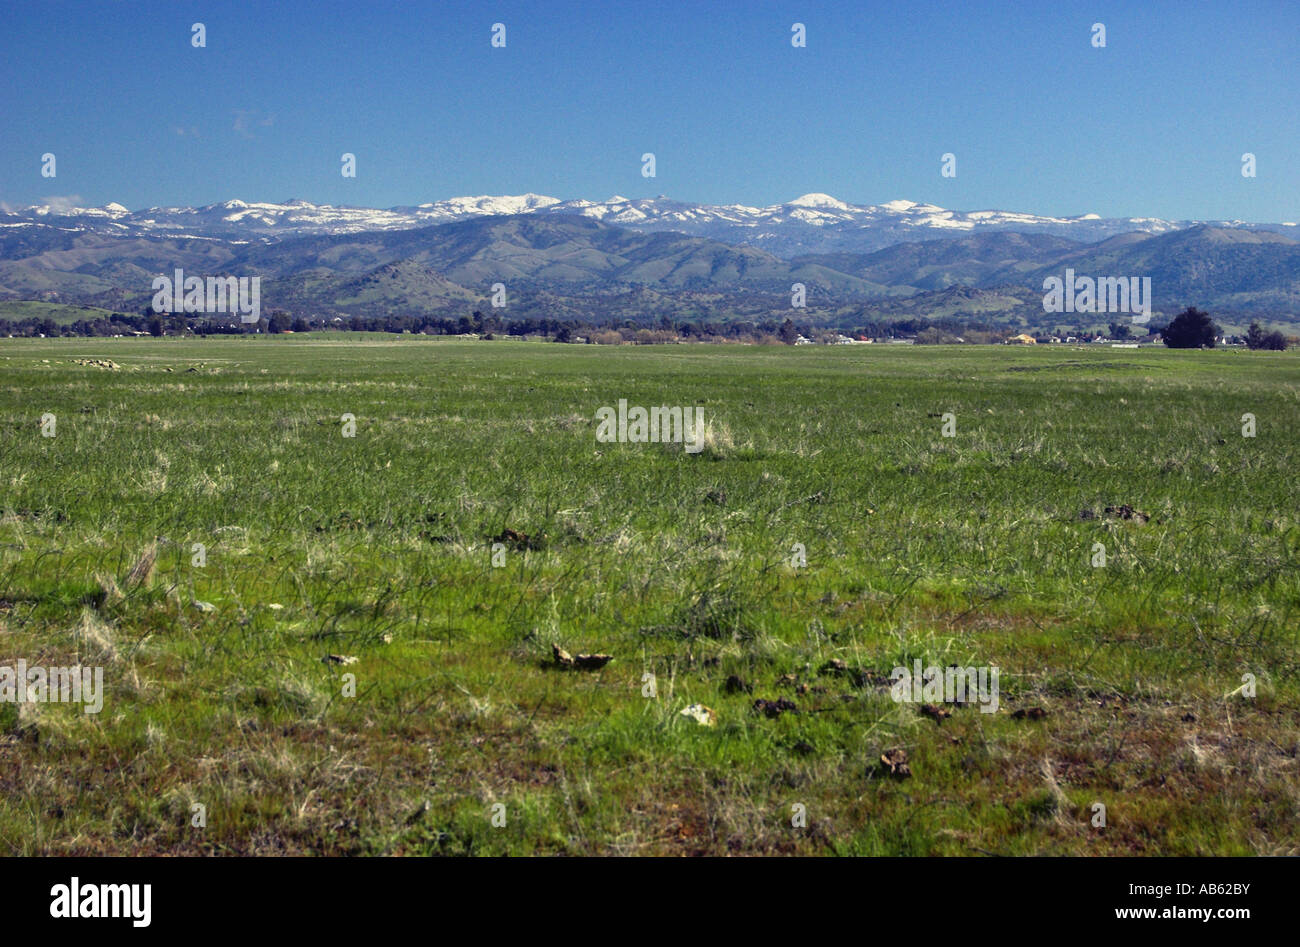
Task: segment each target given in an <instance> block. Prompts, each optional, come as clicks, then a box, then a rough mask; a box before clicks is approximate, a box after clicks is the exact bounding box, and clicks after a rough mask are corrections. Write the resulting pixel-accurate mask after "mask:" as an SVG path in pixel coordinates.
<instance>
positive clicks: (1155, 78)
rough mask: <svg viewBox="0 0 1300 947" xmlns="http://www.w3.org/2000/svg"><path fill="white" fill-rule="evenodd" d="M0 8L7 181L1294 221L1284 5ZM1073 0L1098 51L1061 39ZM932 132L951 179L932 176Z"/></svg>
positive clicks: (384, 200) (39, 191)
mask: <svg viewBox="0 0 1300 947" xmlns="http://www.w3.org/2000/svg"><path fill="white" fill-rule="evenodd" d="M0 6H2V7H3V9H2V10H0V23H3V28H0V201H2V202H5V203H8V204H10V205H25V204H30V203H34V202H38V201H43V200H45V199H47V198H49V197H51V196H59V197H67V196H75V197H76V199H77V200H79V201H80V202H81V203H84V204H97V205H98V204H104V203H107V202H108V201H117V202H119V203H122V204H125V205H126V206H128V207H130V208H132V209H137V208H141V207H147V206H154V205H167V204H205V203H211V202H214V201H218V200H225V199H227V198H233V197H238V198H242V199H244V200H275V201H278V200H285V199H288V198H293V197H299V198H303V199H306V200H310V201H314V202H318V203H325V202H328V203H336V204H339V203H343V204H357V205H365V206H378V207H387V206H393V205H398V204H416V203H423V202H426V201H433V200H438V199H441V198H445V197H452V196H458V195H466V194H517V193H523V192H526V191H533V192H536V193H541V194H549V195H552V196H555V197H559V198H573V197H588V198H593V199H600V198H606V197H609V196H611V195H613V194H622V195H624V196H628V197H649V196H654V195H658V194H665V195H668V196H670V197H675V198H679V199H682V200H691V201H702V202H707V203H732V202H735V203H745V204H758V205H762V204H770V203H776V202H779V201H782V200H789V199H791V198H793V197H796V196H798V195H800V194H803V193H806V192H810V191H823V192H826V193H829V194H832V195H834V196H836V197H839V198H841V199H843V200H847V201H851V202H854V203H878V202H882V201H887V200H893V199H897V198H904V199H908V200H915V201H929V202H933V203H936V204H940V205H943V206H945V207H951V208H955V209H961V210H975V209H983V208H999V209H1007V210H1023V211H1029V212H1033V213H1040V214H1060V215H1066V214H1082V213H1089V212H1094V213H1099V214H1101V215H1103V216H1158V217H1168V218H1213V219H1218V218H1227V219H1233V218H1236V219H1243V220H1256V221H1279V220H1297V219H1300V2H1297V0H1256V2H1202V0H1178V2H1142V3H1134V2H1131V0H1125V2H1108V0H1098V2H1091V3H1078V2H1072V0H1045V2H1033V3H1031V2H1023V3H1016V2H988V3H980V2H974V0H970V2H960V0H946V2H936V3H905V2H897V3H873V2H866V0H857V2H844V3H816V2H811V0H799V2H786V3H771V2H769V3H751V2H745V3H742V2H739V0H709V2H690V3H676V2H671V0H666V2H650V0H643V2H635V3H630V2H623V0H601V2H593V3H568V2H558V0H547V2H534V3H499V2H486V3H485V2H481V0H480V2H465V3H461V2H451V0H433V2H425V0H420V2H416V0H410V2H401V3H388V2H382V0H379V2H376V0H365V2H348V3H333V2H319V3H316V2H313V3H308V2H297V0H283V2H276V3H271V2H266V3H263V2H257V3H251V2H250V3H240V4H232V3H225V2H215V0H203V2H191V0H182V2H176V0H170V2H158V3H150V2H146V3H139V2H94V3H71V2H58V0H49V2H37V3H29V2H18V0H0ZM1097 21H1100V22H1102V23H1104V24H1105V25H1106V30H1107V47H1106V48H1105V49H1094V48H1093V47H1092V45H1091V44H1090V35H1091V33H1090V28H1091V25H1092V24H1093V23H1094V22H1097ZM195 22H202V23H204V24H205V25H206V27H207V47H206V48H204V49H196V48H193V47H192V46H191V43H190V36H191V33H190V26H191V24H192V23H195ZM494 22H502V23H504V24H505V25H506V43H507V45H506V47H505V48H504V49H494V48H492V47H491V45H490V42H489V40H490V31H491V26H492V24H493V23H494ZM795 22H802V23H804V24H806V27H807V35H808V46H807V48H805V49H796V48H793V47H792V46H791V44H790V35H791V34H790V26H791V24H792V23H795ZM1247 151H1249V152H1253V153H1254V154H1255V155H1256V156H1257V160H1258V177H1257V178H1255V179H1254V180H1247V179H1245V178H1243V177H1242V176H1241V173H1240V167H1241V155H1242V153H1243V152H1247ZM45 152H52V153H54V154H55V155H56V156H57V162H58V163H57V171H58V176H57V178H55V179H53V180H49V179H45V178H42V177H41V176H40V156H41V155H42V154H44V153H45ZM343 152H352V153H355V154H356V156H357V177H356V178H355V179H345V178H343V177H342V176H341V175H340V173H339V169H340V155H341V154H342V153H343ZM643 152H654V153H655V155H656V157H657V164H658V167H657V172H658V175H657V177H656V178H653V179H645V178H643V177H642V176H641V174H640V167H641V166H640V156H641V155H642V153H643ZM945 152H953V153H954V154H956V156H957V172H958V173H957V177H956V178H955V179H945V178H942V177H941V176H940V174H939V163H940V156H941V155H942V154H943V153H945Z"/></svg>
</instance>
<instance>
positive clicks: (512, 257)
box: [0, 195, 1300, 325]
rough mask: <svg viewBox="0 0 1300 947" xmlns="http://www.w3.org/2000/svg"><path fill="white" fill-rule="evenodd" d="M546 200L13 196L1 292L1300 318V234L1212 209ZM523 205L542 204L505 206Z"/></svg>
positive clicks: (144, 299)
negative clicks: (875, 210)
mask: <svg viewBox="0 0 1300 947" xmlns="http://www.w3.org/2000/svg"><path fill="white" fill-rule="evenodd" d="M547 200H549V199H545V198H538V197H537V196H536V195H526V196H524V197H523V198H520V199H518V200H515V199H512V201H514V203H509V204H501V203H498V199H496V198H491V199H478V198H470V199H464V200H462V201H460V202H458V203H456V204H455V206H450V207H443V208H440V209H438V210H437V213H445V214H447V215H450V216H453V217H456V218H457V219H454V220H450V221H448V222H444V223H440V224H434V225H429V226H423V227H414V228H412V227H397V226H392V227H379V228H360V229H348V230H346V231H344V232H340V233H325V232H317V233H307V234H300V233H297V232H295V231H294V230H293V229H292V227H293V224H292V222H290V223H289V224H285V225H284V226H286V227H289V228H290V229H287V230H284V229H282V230H279V231H276V232H274V233H272V234H269V235H268V234H263V235H260V236H259V235H257V234H256V233H255V231H256V229H257V228H258V227H263V226H264V227H270V228H272V229H273V230H274V228H275V227H276V226H280V225H279V224H277V218H276V217H275V216H274V215H272V214H271V213H270V212H269V211H267V210H266V209H265V208H262V207H258V206H257V205H240V206H235V205H233V204H231V203H229V202H227V204H225V205H221V206H220V208H219V210H215V211H212V213H213V214H216V215H217V219H219V220H222V221H225V223H224V224H223V225H222V226H225V227H228V228H233V234H234V235H232V236H220V235H216V234H193V233H190V232H189V230H192V229H195V228H188V229H187V230H186V231H184V232H169V231H167V230H165V229H164V230H162V231H160V232H149V231H147V230H142V229H140V228H139V227H138V226H136V225H134V224H132V225H125V224H121V219H122V218H124V217H125V216H126V215H127V214H129V213H130V212H128V211H125V210H124V209H122V208H109V209H105V210H104V211H103V215H89V216H86V217H74V216H69V215H66V214H64V215H51V214H45V215H36V217H37V218H39V219H14V216H15V215H10V216H9V217H7V218H0V300H35V301H41V302H46V303H57V304H77V305H91V306H99V307H104V308H108V309H117V310H123V311H129V312H139V311H141V310H142V308H143V307H144V306H146V305H148V302H149V300H150V298H151V289H150V287H151V283H152V280H153V278H154V277H155V276H157V275H159V274H165V275H170V274H171V272H172V271H173V269H175V268H178V267H179V268H183V269H184V270H185V271H186V272H187V273H194V274H198V273H203V274H206V275H220V274H238V275H241V276H257V277H260V278H261V279H262V283H263V286H262V299H263V306H264V307H265V308H268V309H270V308H283V309H286V310H289V311H291V312H294V313H295V314H304V315H309V316H316V317H333V316H335V315H343V314H350V315H377V314H383V315H400V314H432V313H439V314H447V313H452V312H457V313H463V312H465V311H472V310H473V309H476V308H477V309H484V310H486V309H488V308H490V306H491V304H490V301H489V296H490V294H491V292H492V289H491V288H492V286H493V285H495V284H497V283H501V284H503V285H504V286H505V287H506V289H507V294H508V299H509V302H508V305H507V310H506V311H504V312H503V313H502V315H503V316H505V317H506V318H510V317H513V316H517V315H527V314H534V313H537V312H545V313H547V314H548V317H563V316H565V315H566V314H572V315H582V316H592V315H593V314H594V315H604V316H608V315H609V314H610V313H618V314H619V317H620V318H627V319H632V320H634V321H636V320H640V319H654V320H661V319H663V318H668V319H674V320H675V319H705V318H710V317H713V316H714V314H717V317H718V318H723V319H726V318H745V319H749V318H785V317H786V316H790V315H793V316H795V317H797V318H802V319H810V320H823V321H832V320H843V319H847V318H849V317H850V316H853V315H856V316H862V315H864V314H865V315H870V314H871V313H881V312H889V313H894V314H903V315H905V316H906V317H907V318H912V317H916V318H925V317H927V315H944V316H948V315H952V316H961V315H963V314H965V315H967V316H974V317H978V318H985V317H987V318H989V319H995V320H1004V321H1006V320H1012V321H1019V323H1020V324H1026V325H1040V324H1052V323H1055V322H1057V321H1058V319H1057V317H1056V316H1055V315H1053V314H1049V313H1045V312H1044V311H1043V306H1042V297H1043V281H1044V279H1046V278H1047V277H1050V276H1056V277H1061V276H1063V275H1064V274H1065V272H1066V270H1067V269H1072V270H1074V271H1075V273H1076V274H1078V275H1079V276H1091V277H1102V276H1105V277H1119V278H1128V277H1150V279H1151V285H1152V298H1153V303H1154V308H1155V311H1156V313H1165V314H1170V313H1172V312H1176V311H1177V310H1178V309H1180V308H1181V307H1183V306H1186V305H1193V304H1194V305H1199V306H1202V307H1209V308H1211V309H1212V310H1214V311H1216V313H1218V314H1235V315H1237V316H1239V317H1241V318H1246V317H1247V316H1249V317H1254V316H1256V315H1259V316H1263V317H1265V318H1269V319H1274V320H1277V321H1281V322H1298V321H1300V242H1298V241H1297V240H1295V239H1293V238H1292V236H1290V233H1291V231H1290V228H1285V229H1286V230H1287V233H1282V232H1277V231H1275V230H1271V229H1268V228H1264V227H1215V226H1209V225H1204V224H1200V225H1194V226H1190V227H1185V228H1174V229H1165V230H1161V231H1160V232H1158V233H1148V232H1141V231H1127V232H1124V233H1120V234H1114V235H1110V236H1107V237H1102V238H1099V239H1097V240H1079V239H1074V238H1072V237H1066V236H1061V235H1059V234H1055V233H1051V232H1046V231H1045V230H1028V231H1022V230H1010V229H1000V228H1001V227H1002V225H1003V224H1006V223H1008V222H1009V220H1010V217H1009V216H1007V217H1004V218H999V219H998V220H997V221H994V222H993V223H989V221H990V220H992V218H984V217H981V218H977V221H984V222H985V223H978V222H977V223H974V224H972V225H971V228H972V229H966V230H962V231H955V230H954V228H953V227H951V226H943V227H940V226H938V225H932V224H925V225H917V226H918V227H921V229H916V230H913V231H911V234H912V239H909V240H903V241H894V242H893V243H891V244H889V245H887V246H884V247H879V248H875V249H856V250H846V249H839V250H824V249H823V250H819V251H818V252H800V253H786V254H779V253H777V252H775V250H774V249H773V247H772V244H771V242H770V241H769V242H767V243H766V244H764V243H762V242H760V241H751V242H744V241H735V240H722V239H719V238H717V237H711V236H706V235H703V234H691V233H688V232H686V230H687V229H689V228H686V227H668V226H657V225H656V226H646V225H643V226H639V227H634V226H629V225H627V224H625V223H622V222H620V223H612V222H609V221H605V220H601V219H598V218H599V216H601V215H599V214H595V213H577V212H573V211H572V210H570V211H567V212H566V211H559V210H557V208H559V206H560V205H559V203H546V201H547ZM801 201H802V203H799V204H797V205H796V204H788V205H779V206H780V208H783V210H782V211H781V213H784V214H787V216H789V215H794V214H796V213H798V214H801V215H805V216H800V217H797V218H793V219H796V220H799V221H800V223H798V224H795V225H793V226H795V227H796V228H805V229H816V228H818V227H821V228H824V229H829V230H834V229H835V228H841V227H860V226H863V225H862V224H861V223H860V221H857V218H856V216H855V215H857V214H858V209H855V208H853V207H852V206H851V205H842V202H837V201H835V200H834V199H833V198H829V197H826V196H825V195H809V196H807V197H806V198H805V199H801ZM631 203H635V202H629V204H631ZM276 206H285V207H291V212H292V213H295V214H307V215H311V214H316V213H318V212H319V211H320V208H318V207H316V206H315V205H307V204H306V203H305V202H298V203H296V204H292V205H276ZM518 206H525V207H527V208H529V209H526V210H524V211H522V212H519V213H513V214H496V213H488V211H491V210H502V209H509V208H512V207H518ZM602 206H603V205H602ZM616 206H620V207H621V206H622V205H616ZM293 208H296V209H293ZM433 208H434V205H426V209H425V210H424V211H422V213H428V214H433V213H435V211H434V209H433ZM846 208H847V209H846ZM585 209H586V210H588V211H590V210H591V209H592V208H591V207H587V208H585ZM611 209H613V208H612V207H605V210H606V211H609V210H611ZM658 209H659V210H660V211H663V210H664V207H663V206H660V207H659V208H658ZM911 212H915V213H922V212H921V211H916V210H915V205H909V206H908V207H906V208H903V207H898V208H894V209H893V210H892V211H891V212H890V213H892V214H893V217H892V218H891V220H893V225H894V226H904V225H903V224H900V223H899V222H898V221H899V220H900V219H903V218H900V217H899V216H898V215H899V214H905V213H911ZM196 213H197V212H196ZM384 213H389V212H384ZM619 213H622V212H621V211H620V212H619ZM945 213H946V212H945ZM734 215H735V216H737V217H739V216H743V215H742V214H741V212H740V211H735V212H734ZM199 216H202V215H201V214H200V215H199ZM604 216H606V217H608V216H609V214H607V213H606V214H604ZM254 217H255V218H256V219H257V220H259V221H262V223H261V224H257V223H254V222H253V218H254ZM196 219H197V218H196ZM664 219H666V218H664V217H663V216H662V215H661V219H660V222H661V223H662V221H663V220H664ZM944 219H945V220H946V219H948V218H944ZM813 220H822V223H820V224H817V223H811V222H810V221H813ZM1038 220H1039V223H1041V222H1042V220H1043V219H1041V218H1040V219H1038ZM267 221H269V223H267ZM87 222H91V223H89V224H88V223H87ZM1082 222H1084V223H1087V222H1086V221H1082ZM317 223H318V224H319V221H318V222H317ZM355 223H356V221H353V224H355ZM787 223H788V221H787ZM986 225H987V227H988V228H991V229H985V227H986ZM349 226H352V225H349ZM727 226H728V227H731V226H739V224H736V223H735V221H732V222H731V223H729V224H727ZM1279 227H1280V225H1279ZM925 228H929V229H925ZM210 229H211V228H210ZM704 229H707V228H704ZM778 229H779V227H778ZM251 231H252V232H251ZM728 232H732V231H728ZM936 233H943V234H944V235H943V236H941V237H935V234H936ZM918 234H919V235H923V236H924V235H928V236H929V237H930V239H925V240H919V239H916V236H917V235H918ZM859 244H861V241H859ZM820 245H821V246H825V245H826V244H825V243H824V242H823V243H822V244H820ZM831 245H834V244H833V242H832V244H831ZM795 284H803V286H804V287H805V288H806V294H807V308H806V309H803V310H794V309H792V307H791V291H792V287H793V286H794V285H795ZM1103 321H1104V320H1103Z"/></svg>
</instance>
